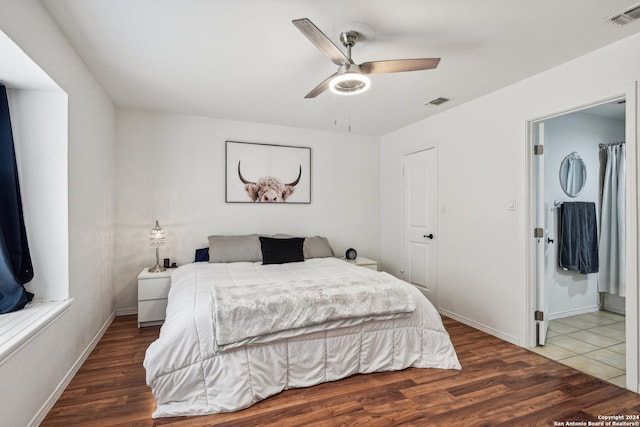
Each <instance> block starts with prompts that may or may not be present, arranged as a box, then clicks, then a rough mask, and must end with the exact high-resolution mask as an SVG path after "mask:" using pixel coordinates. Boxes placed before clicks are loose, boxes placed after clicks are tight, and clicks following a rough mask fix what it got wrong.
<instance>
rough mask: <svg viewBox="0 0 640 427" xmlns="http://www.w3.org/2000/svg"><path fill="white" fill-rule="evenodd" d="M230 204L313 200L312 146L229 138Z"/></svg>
mask: <svg viewBox="0 0 640 427" xmlns="http://www.w3.org/2000/svg"><path fill="white" fill-rule="evenodd" d="M225 173H226V191H225V197H226V202H227V203H311V148H309V147H295V146H289V145H275V144H257V143H251V142H236V141H226V168H225Z"/></svg>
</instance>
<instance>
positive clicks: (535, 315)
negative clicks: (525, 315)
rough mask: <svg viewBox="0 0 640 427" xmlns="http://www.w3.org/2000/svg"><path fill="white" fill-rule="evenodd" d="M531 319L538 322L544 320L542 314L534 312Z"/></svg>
mask: <svg viewBox="0 0 640 427" xmlns="http://www.w3.org/2000/svg"><path fill="white" fill-rule="evenodd" d="M533 318H534V319H535V320H539V321H543V320H544V313H543V312H542V311H537V310H536V311H534V312H533Z"/></svg>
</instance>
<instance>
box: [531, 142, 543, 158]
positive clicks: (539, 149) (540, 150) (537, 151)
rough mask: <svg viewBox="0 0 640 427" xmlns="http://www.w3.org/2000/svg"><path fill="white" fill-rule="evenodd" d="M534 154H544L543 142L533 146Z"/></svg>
mask: <svg viewBox="0 0 640 427" xmlns="http://www.w3.org/2000/svg"><path fill="white" fill-rule="evenodd" d="M533 154H535V155H536V156H540V155H542V154H544V145H542V144H538V145H534V146H533Z"/></svg>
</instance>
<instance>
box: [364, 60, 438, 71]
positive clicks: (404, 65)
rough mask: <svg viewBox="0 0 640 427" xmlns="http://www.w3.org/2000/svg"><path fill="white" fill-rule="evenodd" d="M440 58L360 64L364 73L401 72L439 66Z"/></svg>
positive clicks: (430, 68)
mask: <svg viewBox="0 0 640 427" xmlns="http://www.w3.org/2000/svg"><path fill="white" fill-rule="evenodd" d="M439 63H440V58H416V59H391V60H389V61H374V62H365V63H362V64H360V70H361V71H362V74H382V73H400V72H403V71H420V70H432V69H434V68H436V67H437V66H438V64H439Z"/></svg>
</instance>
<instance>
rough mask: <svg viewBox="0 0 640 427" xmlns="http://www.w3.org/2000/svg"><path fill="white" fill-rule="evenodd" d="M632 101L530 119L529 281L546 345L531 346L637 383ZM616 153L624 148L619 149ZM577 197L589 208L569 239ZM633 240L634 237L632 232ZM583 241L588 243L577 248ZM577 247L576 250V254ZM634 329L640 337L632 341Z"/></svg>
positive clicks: (619, 381)
mask: <svg viewBox="0 0 640 427" xmlns="http://www.w3.org/2000/svg"><path fill="white" fill-rule="evenodd" d="M626 107H627V105H626V102H625V98H624V97H620V98H617V99H610V100H608V101H606V102H602V103H599V104H597V105H592V106H588V107H586V108H580V109H576V110H574V111H570V112H564V113H562V114H555V115H552V116H548V117H544V118H541V119H539V120H535V121H532V122H530V140H531V141H530V142H531V143H532V145H533V146H535V145H544V148H543V149H540V148H539V149H536V150H535V152H536V154H535V155H534V156H533V161H532V162H531V164H532V165H533V167H532V168H531V170H532V177H531V181H530V182H531V184H532V185H531V186H530V188H532V190H533V191H532V193H534V195H533V197H532V199H533V200H532V217H533V222H535V236H536V237H535V249H534V250H533V251H532V252H533V254H534V258H535V262H534V264H535V267H534V268H532V272H533V276H534V280H532V283H535V288H536V289H535V294H536V298H535V299H536V304H535V305H536V313H535V318H536V320H537V321H536V322H535V328H536V330H535V332H536V333H535V335H536V344H537V345H539V346H538V347H535V348H533V350H534V351H536V352H538V353H540V354H542V355H545V356H547V357H549V358H551V359H554V360H557V361H558V362H560V363H563V364H566V365H568V366H572V367H574V368H576V369H578V370H581V371H584V372H587V373H589V374H592V375H594V376H596V377H599V378H601V379H604V380H606V381H609V382H612V383H614V384H616V385H619V386H621V387H628V388H630V389H632V390H634V391H637V385H638V381H637V360H638V355H637V323H636V320H637V315H635V316H632V317H631V318H630V319H628V318H627V316H626V313H627V311H629V307H636V309H637V301H636V300H635V298H633V299H632V301H630V302H628V301H626V298H625V296H626V292H625V290H624V282H625V279H627V278H628V277H630V276H633V277H635V266H636V263H635V262H631V263H630V264H629V266H628V268H627V265H625V262H626V260H627V259H629V258H630V257H629V256H628V255H625V249H626V248H627V247H629V246H630V245H626V244H625V242H624V237H625V236H626V235H627V234H628V233H627V232H625V226H626V225H628V224H629V223H632V224H631V227H630V228H632V229H633V230H635V225H634V224H636V223H637V216H636V213H635V212H636V211H635V209H626V207H625V203H629V201H628V200H627V197H626V195H627V194H628V192H626V191H625V186H624V184H625V180H627V181H628V180H629V176H635V168H634V167H633V165H632V167H631V171H629V169H627V170H625V169H624V160H626V159H627V158H628V154H627V155H626V156H625V152H626V151H627V150H626V144H625V143H626V142H629V141H627V139H628V134H629V132H628V129H629V126H628V125H629V123H627V117H628V116H627V114H626V112H627V108H626ZM614 147H615V148H614ZM632 152H634V153H635V150H632ZM613 153H622V157H620V155H619V154H618V157H616V155H615V154H613ZM611 158H613V160H614V161H613V163H614V167H619V168H620V169H618V170H615V171H614V172H617V174H616V175H615V176H616V177H617V178H621V181H619V182H618V181H616V182H614V183H613V186H614V187H615V189H620V191H621V193H622V194H620V195H619V197H618V198H617V199H615V195H614V204H615V205H616V207H617V208H618V209H621V212H620V215H618V216H617V219H618V220H619V224H618V225H615V224H614V227H613V228H612V227H611V226H610V222H609V221H610V220H611V218H610V206H609V204H610V203H611V200H609V201H607V197H610V194H609V193H610V190H609V189H608V187H607V186H609V187H610V186H611V185H612V183H611V179H610V176H608V175H607V173H610V171H609V169H610V168H611V163H612V161H611ZM621 159H622V160H621ZM608 160H609V163H607V162H608ZM616 161H617V165H616ZM634 202H635V199H634ZM578 207H579V208H580V209H582V211H583V212H589V213H587V214H584V213H583V214H581V215H582V217H581V220H580V221H582V223H581V230H582V235H580V236H579V240H578V241H575V240H571V239H573V238H575V230H571V229H570V228H571V227H572V226H573V227H574V228H575V224H576V223H575V222H573V223H572V222H571V221H569V220H568V218H570V215H572V214H573V213H572V210H575V209H576V208H578ZM629 212H631V213H632V215H628V213H629ZM574 218H577V217H574ZM591 224H593V226H592V227H591ZM587 225H588V226H587ZM610 229H613V230H614V232H617V230H618V229H620V230H621V238H622V242H619V241H618V242H616V241H615V240H616V239H614V241H613V242H612V241H610V240H607V234H610ZM585 230H587V231H586V232H585ZM572 233H573V234H572ZM589 233H591V236H590V237H589V236H588V234H589ZM578 234H580V233H578ZM568 236H569V237H568ZM585 236H586V237H585ZM616 237H617V235H616ZM580 239H582V240H580ZM589 242H591V246H589ZM630 243H631V244H632V245H635V240H634V241H633V242H630ZM578 246H581V249H580V250H576V251H573V249H572V248H573V247H578ZM611 246H615V249H614V250H613V252H615V253H617V254H618V255H620V256H619V257H618V259H617V260H614V259H613V258H615V257H612V256H611V252H612V251H611V250H609V249H608V248H609V247H611ZM620 248H621V249H620ZM573 252H575V255H576V257H577V258H576V257H574V258H573V259H570V258H571V257H572V255H573ZM632 252H634V254H635V253H637V252H635V250H634V251H632ZM567 254H569V256H568V257H567ZM634 254H630V255H633V256H634V257H635V255H634ZM633 259H635V258H633ZM612 269H614V270H616V271H621V275H620V276H621V277H620V276H619V277H616V278H614V280H613V281H614V282H615V284H613V285H612V284H611V283H609V282H611V278H610V276H609V272H610V270H612ZM631 269H633V272H630V270H631ZM628 270H629V271H628ZM620 286H622V289H620ZM629 286H632V287H634V289H633V290H632V295H634V296H636V295H637V284H636V283H635V280H634V281H633V282H632V283H629ZM532 317H533V316H532ZM629 326H630V328H631V330H629ZM630 334H631V335H633V334H635V337H636V338H635V339H633V337H632V339H631V341H632V342H631V343H628V339H627V338H628V337H629V335H630ZM629 344H630V345H629ZM629 367H630V369H629ZM628 371H630V372H628ZM629 378H631V380H630V381H629Z"/></svg>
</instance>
